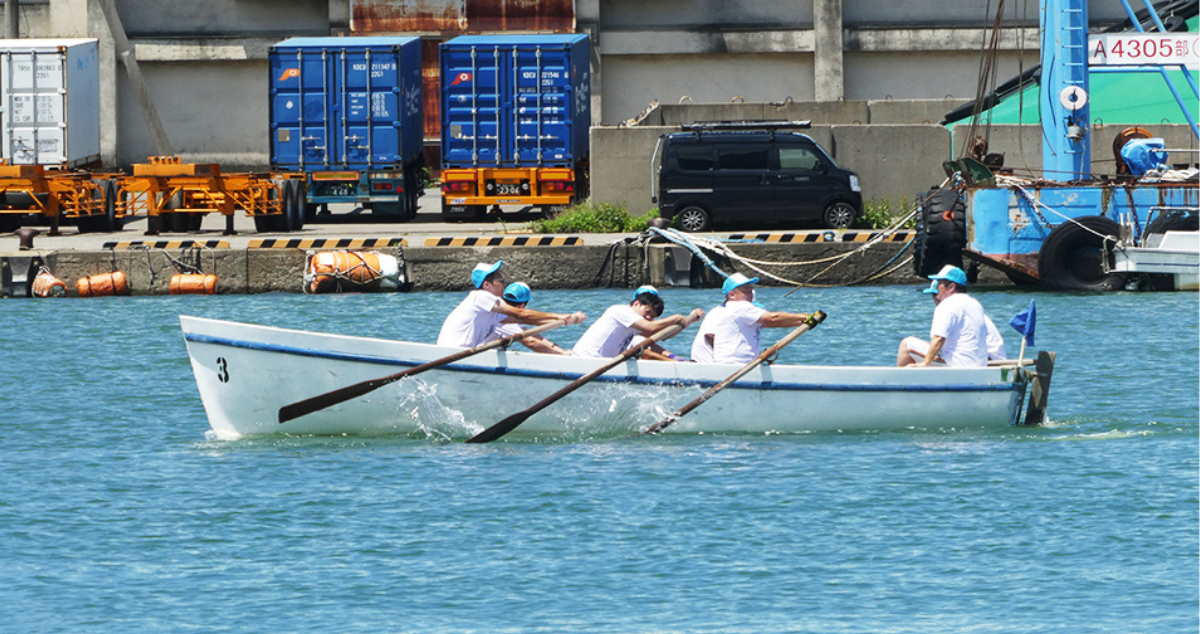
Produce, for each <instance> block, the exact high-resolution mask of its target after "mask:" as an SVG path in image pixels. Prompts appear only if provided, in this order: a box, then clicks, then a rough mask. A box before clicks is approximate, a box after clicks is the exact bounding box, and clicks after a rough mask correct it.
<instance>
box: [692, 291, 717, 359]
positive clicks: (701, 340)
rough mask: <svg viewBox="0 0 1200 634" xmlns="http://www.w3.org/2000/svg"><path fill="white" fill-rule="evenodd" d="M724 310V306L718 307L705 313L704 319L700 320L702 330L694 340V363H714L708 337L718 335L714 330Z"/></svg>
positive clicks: (697, 332)
mask: <svg viewBox="0 0 1200 634" xmlns="http://www.w3.org/2000/svg"><path fill="white" fill-rule="evenodd" d="M724 310H725V306H724V305H721V306H716V307H714V308H713V309H712V310H710V311H708V312H707V313H705V314H704V319H702V320H700V329H699V330H698V331H696V338H695V339H693V340H692V361H695V362H696V363H712V362H713V347H712V346H710V345H708V338H707V337H706V335H716V332H715V331H714V330H713V328H714V327H715V326H716V325H717V322H718V321H720V320H721V313H722V312H724Z"/></svg>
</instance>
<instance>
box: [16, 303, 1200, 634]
mask: <svg viewBox="0 0 1200 634" xmlns="http://www.w3.org/2000/svg"><path fill="white" fill-rule="evenodd" d="M717 294H718V293H717V292H716V291H711V290H710V291H692V290H668V291H667V292H666V298H667V302H668V309H669V310H671V309H679V310H682V309H685V308H691V307H692V306H702V307H705V308H707V307H709V306H710V305H711V304H713V303H715V301H716V300H717V299H718V298H717ZM461 296H462V295H461V294H458V293H454V294H437V293H426V294H413V295H389V296H338V297H330V296H325V297H306V296H298V295H259V296H236V297H174V298H169V297H155V298H118V299H96V300H60V301H51V300H40V301H33V300H27V301H19V300H12V301H4V302H0V316H2V317H3V325H4V326H3V331H0V339H2V345H0V360H2V361H3V364H2V368H3V372H4V373H5V380H4V381H3V383H0V385H2V386H3V389H2V390H0V411H2V412H3V424H2V426H0V432H2V433H3V444H2V445H0V545H2V546H3V547H2V549H0V632H13V633H21V634H30V633H38V632H70V633H72V634H79V633H86V632H170V633H172V634H174V633H178V632H183V631H197V632H227V631H228V632H232V631H238V632H321V633H327V632H738V633H741V632H863V633H881V632H913V633H927V632H1013V633H1028V632H1063V633H1070V634H1077V633H1079V632H1120V633H1122V634H1125V633H1132V632H1145V633H1152V634H1163V633H1172V632H1196V631H1197V629H1198V618H1200V616H1198V607H1197V606H1198V604H1200V573H1198V562H1200V553H1198V544H1200V535H1198V525H1200V516H1198V508H1200V503H1198V484H1200V476H1198V473H1200V471H1198V465H1197V462H1198V456H1200V446H1198V445H1200V442H1198V438H1200V433H1198V432H1200V423H1198V419H1200V349H1198V342H1200V331H1198V324H1197V321H1198V314H1200V303H1198V300H1197V296H1196V295H1195V294H1157V295H1151V294H1125V293H1118V294H1108V295H1065V294H1052V293H1038V294H1036V295H1035V297H1036V299H1037V304H1038V333H1037V346H1036V348H1042V349H1050V350H1055V351H1057V352H1058V354H1059V356H1058V366H1057V368H1056V371H1055V375H1054V384H1053V389H1052V392H1051V399H1050V408H1049V415H1050V418H1051V421H1052V422H1051V424H1049V425H1047V426H1046V427H1042V428H1036V429H1025V428H1014V429H1011V430H1002V431H992V432H917V431H913V432H901V433H858V434H834V433H829V434H796V435H773V436H719V435H718V436H713V435H702V436H682V437H655V438H636V439H630V438H592V439H586V438H585V439H572V440H570V441H555V442H537V441H534V440H529V439H526V440H519V439H518V440H514V441H511V442H501V443H496V444H492V445H484V446H476V445H472V446H467V445H463V444H458V443H446V442H441V441H439V440H437V439H414V438H370V439H364V438H354V437H338V438H296V437H283V436H280V437H263V438H250V439H243V440H239V441H235V442H222V441H217V440H213V439H211V438H209V437H208V436H206V431H207V429H208V424H207V421H206V419H205V416H204V411H203V408H202V407H201V404H200V399H199V397H198V395H197V393H196V388H195V384H194V382H193V379H192V376H191V370H190V367H189V365H188V362H187V359H186V353H185V350H184V345H183V341H182V337H181V336H180V333H179V328H178V322H177V316H178V315H179V314H181V313H184V314H192V315H200V316H208V317H218V318H230V319H237V320H245V321H253V322H259V323H265V324H271V325H281V326H289V327H296V328H305V329H317V330H326V331H335V332H343V333H355V334H365V335H372V336H383V337H396V338H406V339H414V340H422V341H432V340H433V339H434V337H435V336H436V331H437V329H438V327H439V326H440V323H441V319H442V316H443V315H445V314H446V313H447V312H448V311H449V309H450V308H451V307H452V306H453V304H454V303H455V302H457V301H458V300H459V299H460V298H461ZM976 296H977V297H979V298H980V299H981V300H982V301H983V302H984V305H985V306H986V307H987V308H988V311H989V313H991V314H992V315H993V316H994V317H995V318H996V321H997V322H998V323H1000V324H1004V323H1006V322H1007V320H1008V318H1009V317H1010V316H1011V315H1013V314H1015V313H1016V312H1017V311H1019V310H1020V309H1022V308H1024V307H1025V306H1026V305H1027V304H1028V301H1029V298H1030V295H1029V294H1027V293H1024V292H1015V291H991V292H988V291H986V290H981V291H979V292H977V293H976ZM627 299H628V291H610V290H603V291H588V292H566V291H559V292H543V291H535V293H534V303H533V305H534V307H551V306H552V307H554V308H555V309H556V310H574V309H582V310H585V311H587V312H588V313H589V315H590V316H591V317H592V318H594V317H596V316H598V315H599V314H600V312H601V311H602V310H603V309H604V308H605V307H606V306H608V305H609V304H612V303H615V302H619V301H626V300H627ZM760 299H761V301H763V302H764V303H766V304H767V305H768V307H771V308H776V309H780V310H797V311H808V310H814V309H821V310H824V311H826V312H827V313H829V319H828V320H827V321H826V322H825V323H824V324H823V325H821V326H820V327H819V328H817V329H815V330H814V331H812V332H810V333H808V334H806V335H805V336H804V337H802V338H800V339H799V340H797V342H796V343H794V344H793V345H792V346H791V347H790V348H789V349H788V350H787V352H786V354H785V355H784V360H785V361H789V362H820V363H847V364H888V363H891V362H893V360H894V356H895V347H896V344H897V342H898V341H899V339H900V338H901V337H902V336H904V335H906V334H927V332H928V324H929V318H930V315H931V313H932V302H931V301H929V299H928V297H926V296H922V295H920V294H917V293H916V292H915V291H914V290H913V289H909V288H878V289H861V288H860V289H833V290H805V291H800V292H798V293H796V294H794V295H793V296H791V297H788V298H785V297H784V296H783V291H782V290H778V289H764V290H762V291H760ZM1001 327H1002V329H1003V330H1004V331H1005V335H1006V337H1007V338H1008V341H1009V347H1010V353H1011V354H1014V355H1015V353H1016V347H1017V346H1016V344H1017V341H1018V340H1017V337H1016V334H1015V332H1014V331H1012V330H1011V329H1010V328H1008V327H1007V326H1005V325H1002V326H1001ZM581 331H582V329H581V328H578V327H577V328H574V329H561V330H559V331H556V332H555V333H554V337H553V338H554V339H556V341H558V342H559V343H562V344H570V343H572V342H573V341H574V339H575V338H576V337H577V336H578V334H579V332H581ZM683 339H684V341H682V342H680V343H678V344H676V345H675V346H674V348H675V349H676V351H677V352H684V353H686V351H687V350H686V347H685V345H684V344H685V343H690V337H688V336H684V337H683ZM770 340H774V338H770ZM298 362H302V361H298ZM541 396H542V395H536V394H528V395H513V397H512V399H511V400H510V401H508V402H503V403H497V404H496V407H497V411H498V412H504V413H507V412H512V411H517V410H519V409H523V408H524V407H527V406H528V405H529V404H531V403H532V402H534V401H536V400H538V399H540V398H541Z"/></svg>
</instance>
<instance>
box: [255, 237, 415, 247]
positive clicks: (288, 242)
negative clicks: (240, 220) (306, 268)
mask: <svg viewBox="0 0 1200 634" xmlns="http://www.w3.org/2000/svg"><path fill="white" fill-rule="evenodd" d="M407 246H408V241H407V240H405V239H404V238H254V239H253V240H251V241H250V243H249V244H248V245H247V248H250V249H387V248H391V247H401V248H404V247H407Z"/></svg>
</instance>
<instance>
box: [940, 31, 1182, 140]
mask: <svg viewBox="0 0 1200 634" xmlns="http://www.w3.org/2000/svg"><path fill="white" fill-rule="evenodd" d="M1198 21H1200V18H1197V17H1193V18H1192V19H1190V20H1188V21H1187V25H1188V31H1192V32H1195V31H1196V25H1197V22H1198ZM1168 75H1169V76H1170V77H1171V81H1173V82H1174V83H1175V89H1176V90H1178V91H1179V95H1180V96H1181V97H1182V98H1183V102H1184V104H1186V105H1187V107H1188V109H1189V110H1190V111H1191V114H1192V119H1193V120H1196V121H1200V103H1198V102H1200V100H1198V99H1197V98H1196V93H1195V92H1192V87H1191V85H1190V84H1188V81H1187V79H1186V78H1185V77H1184V76H1183V71H1182V70H1179V69H1178V67H1176V68H1175V69H1174V70H1168ZM1198 75H1200V74H1198V73H1197V72H1196V71H1194V70H1193V71H1192V81H1193V82H1200V76H1198ZM1088 83H1089V84H1091V86H1090V90H1089V91H1088V92H1089V93H1090V95H1091V100H1090V105H1091V114H1092V122H1093V123H1101V124H1103V125H1134V124H1160V123H1176V124H1181V125H1187V122H1188V121H1187V118H1186V117H1185V116H1184V115H1183V112H1182V111H1181V110H1180V109H1179V104H1178V102H1176V101H1175V97H1174V96H1172V95H1171V90H1170V89H1169V88H1168V87H1167V82H1166V81H1164V80H1163V77H1162V73H1160V72H1158V71H1157V70H1155V71H1152V72H1133V73H1131V72H1122V73H1113V72H1096V71H1093V72H1092V73H1091V74H1090V76H1089V77H1088ZM1040 93H1041V87H1040V86H1037V85H1034V86H1031V87H1028V88H1026V89H1025V90H1024V91H1023V92H1022V93H1015V94H1012V95H1009V96H1008V97H1005V98H1004V101H1002V102H1000V104H999V105H997V106H996V107H994V108H992V109H991V110H990V111H989V112H988V113H985V114H984V119H983V120H984V122H987V121H988V120H989V119H990V120H991V122H992V123H993V124H1006V123H1028V124H1033V125H1040V124H1041V110H1040V108H1039V106H1038V103H1039V102H1038V98H1039V95H1040ZM964 123H968V122H958V123H956V124H955V125H963V124H964Z"/></svg>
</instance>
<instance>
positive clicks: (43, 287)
mask: <svg viewBox="0 0 1200 634" xmlns="http://www.w3.org/2000/svg"><path fill="white" fill-rule="evenodd" d="M66 294H67V284H66V282H64V281H62V280H60V279H58V278H57V277H54V276H53V275H51V274H50V271H47V270H46V269H42V271H41V272H40V273H38V274H37V277H34V278H33V296H34V297H62V296H63V295H66Z"/></svg>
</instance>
